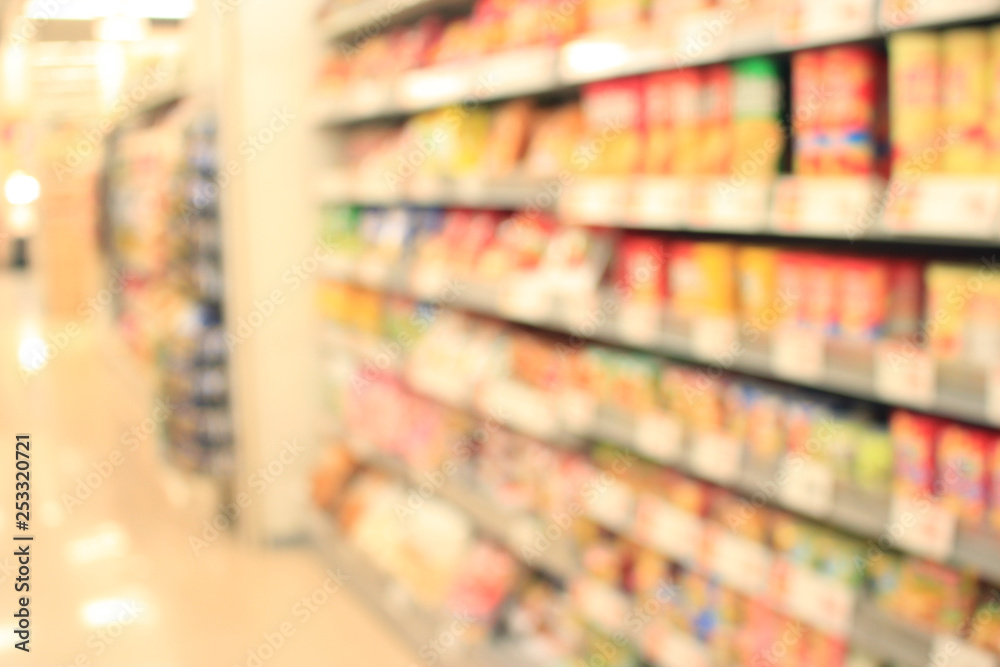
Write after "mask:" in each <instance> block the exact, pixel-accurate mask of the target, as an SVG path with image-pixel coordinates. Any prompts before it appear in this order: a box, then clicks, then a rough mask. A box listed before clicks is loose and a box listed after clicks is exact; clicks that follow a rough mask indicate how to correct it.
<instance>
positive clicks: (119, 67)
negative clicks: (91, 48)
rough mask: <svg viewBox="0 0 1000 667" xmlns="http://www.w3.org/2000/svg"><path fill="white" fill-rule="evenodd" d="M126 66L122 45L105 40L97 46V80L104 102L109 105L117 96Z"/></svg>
mask: <svg viewBox="0 0 1000 667" xmlns="http://www.w3.org/2000/svg"><path fill="white" fill-rule="evenodd" d="M127 68H128V64H127V63H126V56H125V47H124V46H123V45H121V44H116V43H114V42H107V43H104V44H101V45H100V46H98V47H97V80H98V81H99V82H100V85H101V95H102V97H103V98H104V102H105V103H106V104H108V105H110V104H111V103H112V102H113V101H114V100H115V98H117V97H118V92H119V91H120V90H121V87H122V82H123V81H125V73H126V70H127Z"/></svg>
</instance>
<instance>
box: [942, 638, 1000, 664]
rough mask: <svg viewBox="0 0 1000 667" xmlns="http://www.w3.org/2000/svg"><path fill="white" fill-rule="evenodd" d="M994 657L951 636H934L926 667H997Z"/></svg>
mask: <svg viewBox="0 0 1000 667" xmlns="http://www.w3.org/2000/svg"><path fill="white" fill-rule="evenodd" d="M998 664H1000V662H998V661H997V658H996V656H995V655H993V654H992V653H990V652H989V651H985V650H983V649H981V648H978V647H976V646H972V645H971V644H969V643H968V642H965V641H963V640H962V639H959V638H958V637H954V636H951V635H936V636H935V637H934V643H933V644H932V645H931V654H930V655H929V656H928V657H927V667H997V665H998Z"/></svg>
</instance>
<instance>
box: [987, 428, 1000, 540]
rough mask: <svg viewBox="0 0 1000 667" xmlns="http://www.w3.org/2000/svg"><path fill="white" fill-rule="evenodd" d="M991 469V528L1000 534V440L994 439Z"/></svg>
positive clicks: (991, 449)
mask: <svg viewBox="0 0 1000 667" xmlns="http://www.w3.org/2000/svg"><path fill="white" fill-rule="evenodd" d="M987 461H988V463H989V469H988V470H987V471H986V479H987V484H988V490H987V496H988V498H989V503H990V509H989V527H990V529H991V530H992V531H993V532H994V533H1000V438H994V440H993V442H992V444H991V445H990V450H989V458H988V459H987Z"/></svg>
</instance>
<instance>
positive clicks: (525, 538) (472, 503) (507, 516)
mask: <svg viewBox="0 0 1000 667" xmlns="http://www.w3.org/2000/svg"><path fill="white" fill-rule="evenodd" d="M355 447H358V448H360V449H361V450H362V451H365V450H367V449H370V448H366V447H364V446H363V445H361V444H360V443H355ZM362 460H363V461H364V462H365V463H367V464H369V465H373V466H375V467H376V468H379V469H382V470H385V471H387V472H389V473H391V474H392V475H394V476H395V477H398V478H401V479H405V480H406V481H407V482H408V483H409V484H410V485H412V486H419V485H420V484H422V483H424V482H426V481H427V480H426V479H425V478H423V477H422V476H421V474H420V473H419V472H418V471H416V470H414V469H412V468H410V467H409V466H407V465H406V464H405V463H402V462H400V461H397V460H395V459H392V458H390V457H387V456H384V455H381V454H378V453H371V452H368V453H365V454H364V455H363V457H362ZM437 493H438V494H439V496H440V497H441V498H443V499H444V500H446V501H448V502H449V503H451V504H452V505H454V506H456V507H458V508H459V509H461V510H462V511H463V512H464V513H465V514H466V516H468V517H469V518H470V519H472V521H473V523H475V524H476V526H478V527H479V529H480V530H482V531H483V532H484V533H485V534H487V535H489V536H490V537H492V538H493V539H495V540H498V541H500V542H501V543H503V544H504V545H505V546H506V547H507V548H508V549H509V550H510V551H511V553H513V554H514V555H515V556H516V557H518V558H520V559H521V560H522V561H524V562H525V564H526V565H528V566H529V567H532V568H536V569H541V570H544V571H545V572H547V573H548V574H550V575H553V576H555V577H557V578H559V579H561V580H563V581H570V580H571V579H572V578H573V577H574V576H576V574H577V572H579V565H578V564H577V562H576V560H575V558H574V556H573V553H572V551H571V549H570V548H569V545H568V544H566V543H562V544H559V545H555V544H554V545H552V547H550V548H549V549H546V550H545V551H543V552H541V553H539V556H538V558H537V559H530V560H526V559H525V558H524V557H523V556H522V554H523V553H524V552H525V550H526V549H530V547H531V545H530V540H531V538H532V537H534V536H535V535H537V534H540V533H538V531H537V530H536V529H538V528H539V526H538V523H537V519H536V518H535V517H533V516H530V515H528V514H525V513H521V512H516V511H509V510H505V509H502V508H500V507H498V506H497V505H496V504H495V503H494V502H493V501H491V500H490V499H488V498H486V497H484V496H483V495H482V494H480V493H478V492H476V491H473V490H471V489H469V488H468V487H467V486H466V485H463V484H461V483H458V482H454V481H450V480H449V481H446V482H445V483H444V484H442V485H441V486H440V488H439V489H438V491H437Z"/></svg>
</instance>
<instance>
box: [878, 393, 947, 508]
mask: <svg viewBox="0 0 1000 667" xmlns="http://www.w3.org/2000/svg"><path fill="white" fill-rule="evenodd" d="M940 430H941V422H940V421H938V420H937V419H934V418H932V417H926V416H923V415H916V414H913V413H912V412H905V411H903V410H896V411H895V412H893V414H892V417H891V418H890V421H889V432H890V434H891V435H892V446H893V451H894V452H895V455H896V456H895V474H894V475H893V491H894V493H896V495H898V496H902V497H908V498H913V497H926V496H930V495H931V494H932V493H933V491H934V473H935V470H936V467H935V444H936V443H937V436H938V433H939V432H940Z"/></svg>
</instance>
